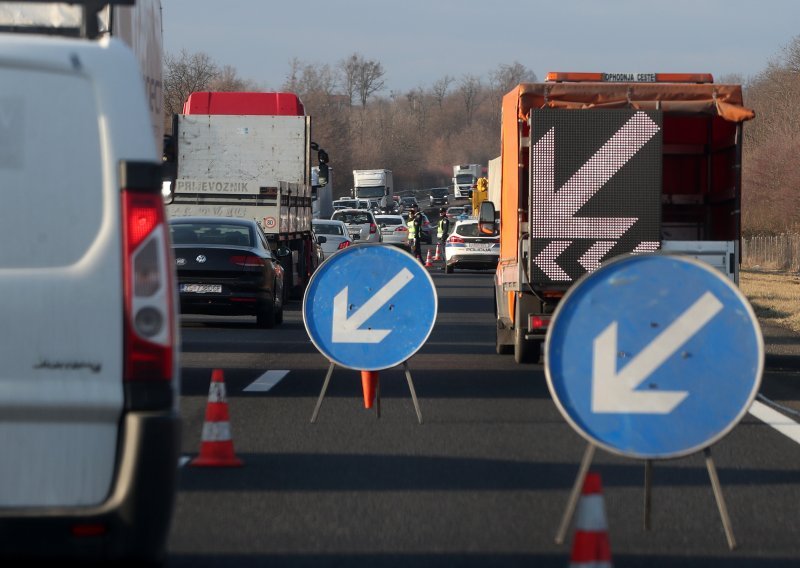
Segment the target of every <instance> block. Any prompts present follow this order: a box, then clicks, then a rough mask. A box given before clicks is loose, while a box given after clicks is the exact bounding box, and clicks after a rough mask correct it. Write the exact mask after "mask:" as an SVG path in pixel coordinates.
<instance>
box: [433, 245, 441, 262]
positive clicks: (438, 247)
mask: <svg viewBox="0 0 800 568" xmlns="http://www.w3.org/2000/svg"><path fill="white" fill-rule="evenodd" d="M433 260H443V259H442V243H436V254H434V255H433Z"/></svg>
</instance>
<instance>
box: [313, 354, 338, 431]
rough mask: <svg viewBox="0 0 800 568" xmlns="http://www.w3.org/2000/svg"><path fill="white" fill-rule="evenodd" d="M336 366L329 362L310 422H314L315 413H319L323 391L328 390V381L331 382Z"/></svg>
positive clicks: (323, 395)
mask: <svg viewBox="0 0 800 568" xmlns="http://www.w3.org/2000/svg"><path fill="white" fill-rule="evenodd" d="M335 366H336V364H335V363H331V366H330V367H328V374H327V375H325V382H324V383H322V390H321V391H320V393H319V398H318V399H317V406H316V408H314V414H312V415H311V423H312V424H314V423H315V422H316V421H317V415H318V414H319V408H320V407H321V406H322V399H324V398H325V392H326V391H327V390H328V383H330V382H331V375H333V368H334V367H335Z"/></svg>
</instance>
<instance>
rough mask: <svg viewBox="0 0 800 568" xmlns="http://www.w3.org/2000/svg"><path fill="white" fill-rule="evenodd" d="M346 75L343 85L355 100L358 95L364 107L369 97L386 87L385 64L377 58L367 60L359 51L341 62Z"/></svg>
mask: <svg viewBox="0 0 800 568" xmlns="http://www.w3.org/2000/svg"><path fill="white" fill-rule="evenodd" d="M339 67H340V69H341V70H342V73H343V75H344V77H343V81H342V87H343V88H344V91H345V94H346V95H348V96H349V97H350V100H351V101H352V100H353V97H354V96H358V100H359V102H361V106H362V108H364V107H366V106H367V101H368V100H369V98H370V97H371V96H372V95H374V94H375V93H377V92H378V91H380V90H382V89H383V87H384V84H385V83H384V80H383V76H384V75H385V74H386V73H385V72H384V70H383V66H382V65H381V64H380V63H379V62H378V61H375V60H366V59H364V56H363V55H361V54H359V53H354V54H353V55H351V56H350V57H348V58H347V59H345V60H343V61H341V62H340V63H339Z"/></svg>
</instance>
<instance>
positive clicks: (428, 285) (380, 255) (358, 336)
mask: <svg viewBox="0 0 800 568" xmlns="http://www.w3.org/2000/svg"><path fill="white" fill-rule="evenodd" d="M437 302H438V300H437V297H436V288H435V287H434V284H433V280H432V279H431V276H430V274H428V271H427V270H425V268H424V267H423V265H422V264H421V263H420V262H419V261H418V260H416V259H415V258H414V257H413V256H411V255H410V254H408V253H406V252H404V251H402V250H400V249H399V248H397V247H393V246H388V245H371V244H363V245H357V246H352V247H348V248H346V249H344V250H342V251H340V252H337V253H336V254H334V255H333V256H331V257H330V258H328V259H327V260H326V261H325V262H323V263H322V264H321V265H320V267H319V268H318V269H317V271H316V272H315V273H314V275H313V276H312V278H311V281H310V282H309V284H308V288H307V289H306V294H305V297H304V298H303V322H304V323H305V326H306V331H307V332H308V335H309V337H310V338H311V341H312V342H313V343H314V345H315V346H316V348H317V349H319V350H320V352H321V353H322V354H323V355H325V357H327V358H328V359H329V360H330V361H332V362H334V363H336V364H338V365H341V366H343V367H348V368H351V369H357V370H361V371H379V370H381V369H388V368H390V367H394V366H396V365H399V364H400V363H402V362H403V361H406V360H407V359H408V358H409V357H411V356H412V355H413V354H414V353H416V352H417V350H418V349H419V348H420V347H422V345H423V344H424V343H425V341H426V340H427V339H428V336H429V335H430V333H431V331H432V330H433V324H434V322H435V321H436V310H437Z"/></svg>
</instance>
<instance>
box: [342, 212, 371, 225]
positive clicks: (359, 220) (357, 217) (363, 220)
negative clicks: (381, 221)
mask: <svg viewBox="0 0 800 568" xmlns="http://www.w3.org/2000/svg"><path fill="white" fill-rule="evenodd" d="M333 217H334V218H335V219H336V220H337V221H343V222H344V223H346V224H347V225H365V224H367V223H371V222H372V216H371V215H370V214H369V213H366V212H364V213H361V212H346V213H343V212H341V211H338V212H336V213H334V214H333Z"/></svg>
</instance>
